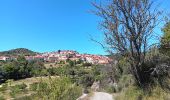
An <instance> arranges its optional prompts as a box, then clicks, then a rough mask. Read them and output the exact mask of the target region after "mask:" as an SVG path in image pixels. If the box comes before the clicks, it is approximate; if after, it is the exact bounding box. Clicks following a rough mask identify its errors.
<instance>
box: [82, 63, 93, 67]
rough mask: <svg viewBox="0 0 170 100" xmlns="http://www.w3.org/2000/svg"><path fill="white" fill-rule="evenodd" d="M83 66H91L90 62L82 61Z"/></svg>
mask: <svg viewBox="0 0 170 100" xmlns="http://www.w3.org/2000/svg"><path fill="white" fill-rule="evenodd" d="M83 66H84V67H89V66H92V64H91V63H83Z"/></svg>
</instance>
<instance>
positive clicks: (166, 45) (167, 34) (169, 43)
mask: <svg viewBox="0 0 170 100" xmlns="http://www.w3.org/2000/svg"><path fill="white" fill-rule="evenodd" d="M162 32H163V33H164V34H163V37H162V38H161V47H160V50H161V52H162V53H163V54H166V55H168V56H170V22H168V23H166V24H165V26H164V28H163V29H162Z"/></svg>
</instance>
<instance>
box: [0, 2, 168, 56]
mask: <svg viewBox="0 0 170 100" xmlns="http://www.w3.org/2000/svg"><path fill="white" fill-rule="evenodd" d="M91 1H92V0H0V51H4V50H9V49H14V48H28V49H31V50H34V51H38V52H46V51H55V50H59V49H61V50H63V49H64V50H67V49H69V50H77V51H78V52H80V53H91V54H106V53H105V51H104V50H103V49H102V47H101V46H100V45H99V44H97V43H94V42H92V41H91V40H90V36H89V34H90V35H92V36H93V37H95V38H96V39H99V40H101V38H102V35H101V32H100V30H98V22H99V21H100V19H99V18H98V17H97V16H95V15H93V14H91V13H89V10H91V9H93V7H92V6H91V4H90V2H91ZM162 1H165V2H164V3H163V4H162V7H161V8H163V9H168V8H169V7H170V1H169V0H162Z"/></svg>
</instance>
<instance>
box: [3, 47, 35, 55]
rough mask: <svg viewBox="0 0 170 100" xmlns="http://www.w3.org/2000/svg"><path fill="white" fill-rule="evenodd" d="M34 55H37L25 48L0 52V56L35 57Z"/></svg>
mask: <svg viewBox="0 0 170 100" xmlns="http://www.w3.org/2000/svg"><path fill="white" fill-rule="evenodd" d="M35 54H37V52H34V51H31V50H29V49H26V48H17V49H12V50H8V51H2V52H0V56H17V55H35Z"/></svg>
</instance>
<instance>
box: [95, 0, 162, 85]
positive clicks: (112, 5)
mask: <svg viewBox="0 0 170 100" xmlns="http://www.w3.org/2000/svg"><path fill="white" fill-rule="evenodd" d="M92 4H93V6H94V7H95V8H97V11H95V12H94V13H95V14H96V15H97V16H100V17H101V18H102V19H103V21H102V23H101V24H100V25H101V27H102V30H104V36H105V42H106V44H107V47H108V50H109V51H111V52H116V53H119V54H121V55H122V56H124V57H127V58H128V59H127V60H128V62H129V63H130V65H131V66H130V70H131V73H132V75H133V76H134V78H135V80H136V83H137V85H139V86H140V87H142V86H143V75H142V74H143V73H142V70H143V66H142V64H143V63H145V56H146V52H147V50H148V49H149V47H150V45H151V44H149V43H150V41H151V39H152V37H153V36H154V32H153V31H154V29H155V27H156V26H157V25H158V22H159V16H160V14H161V12H159V11H158V10H157V9H154V8H153V7H154V6H153V1H151V0H106V1H105V2H102V3H100V4H99V3H92Z"/></svg>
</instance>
